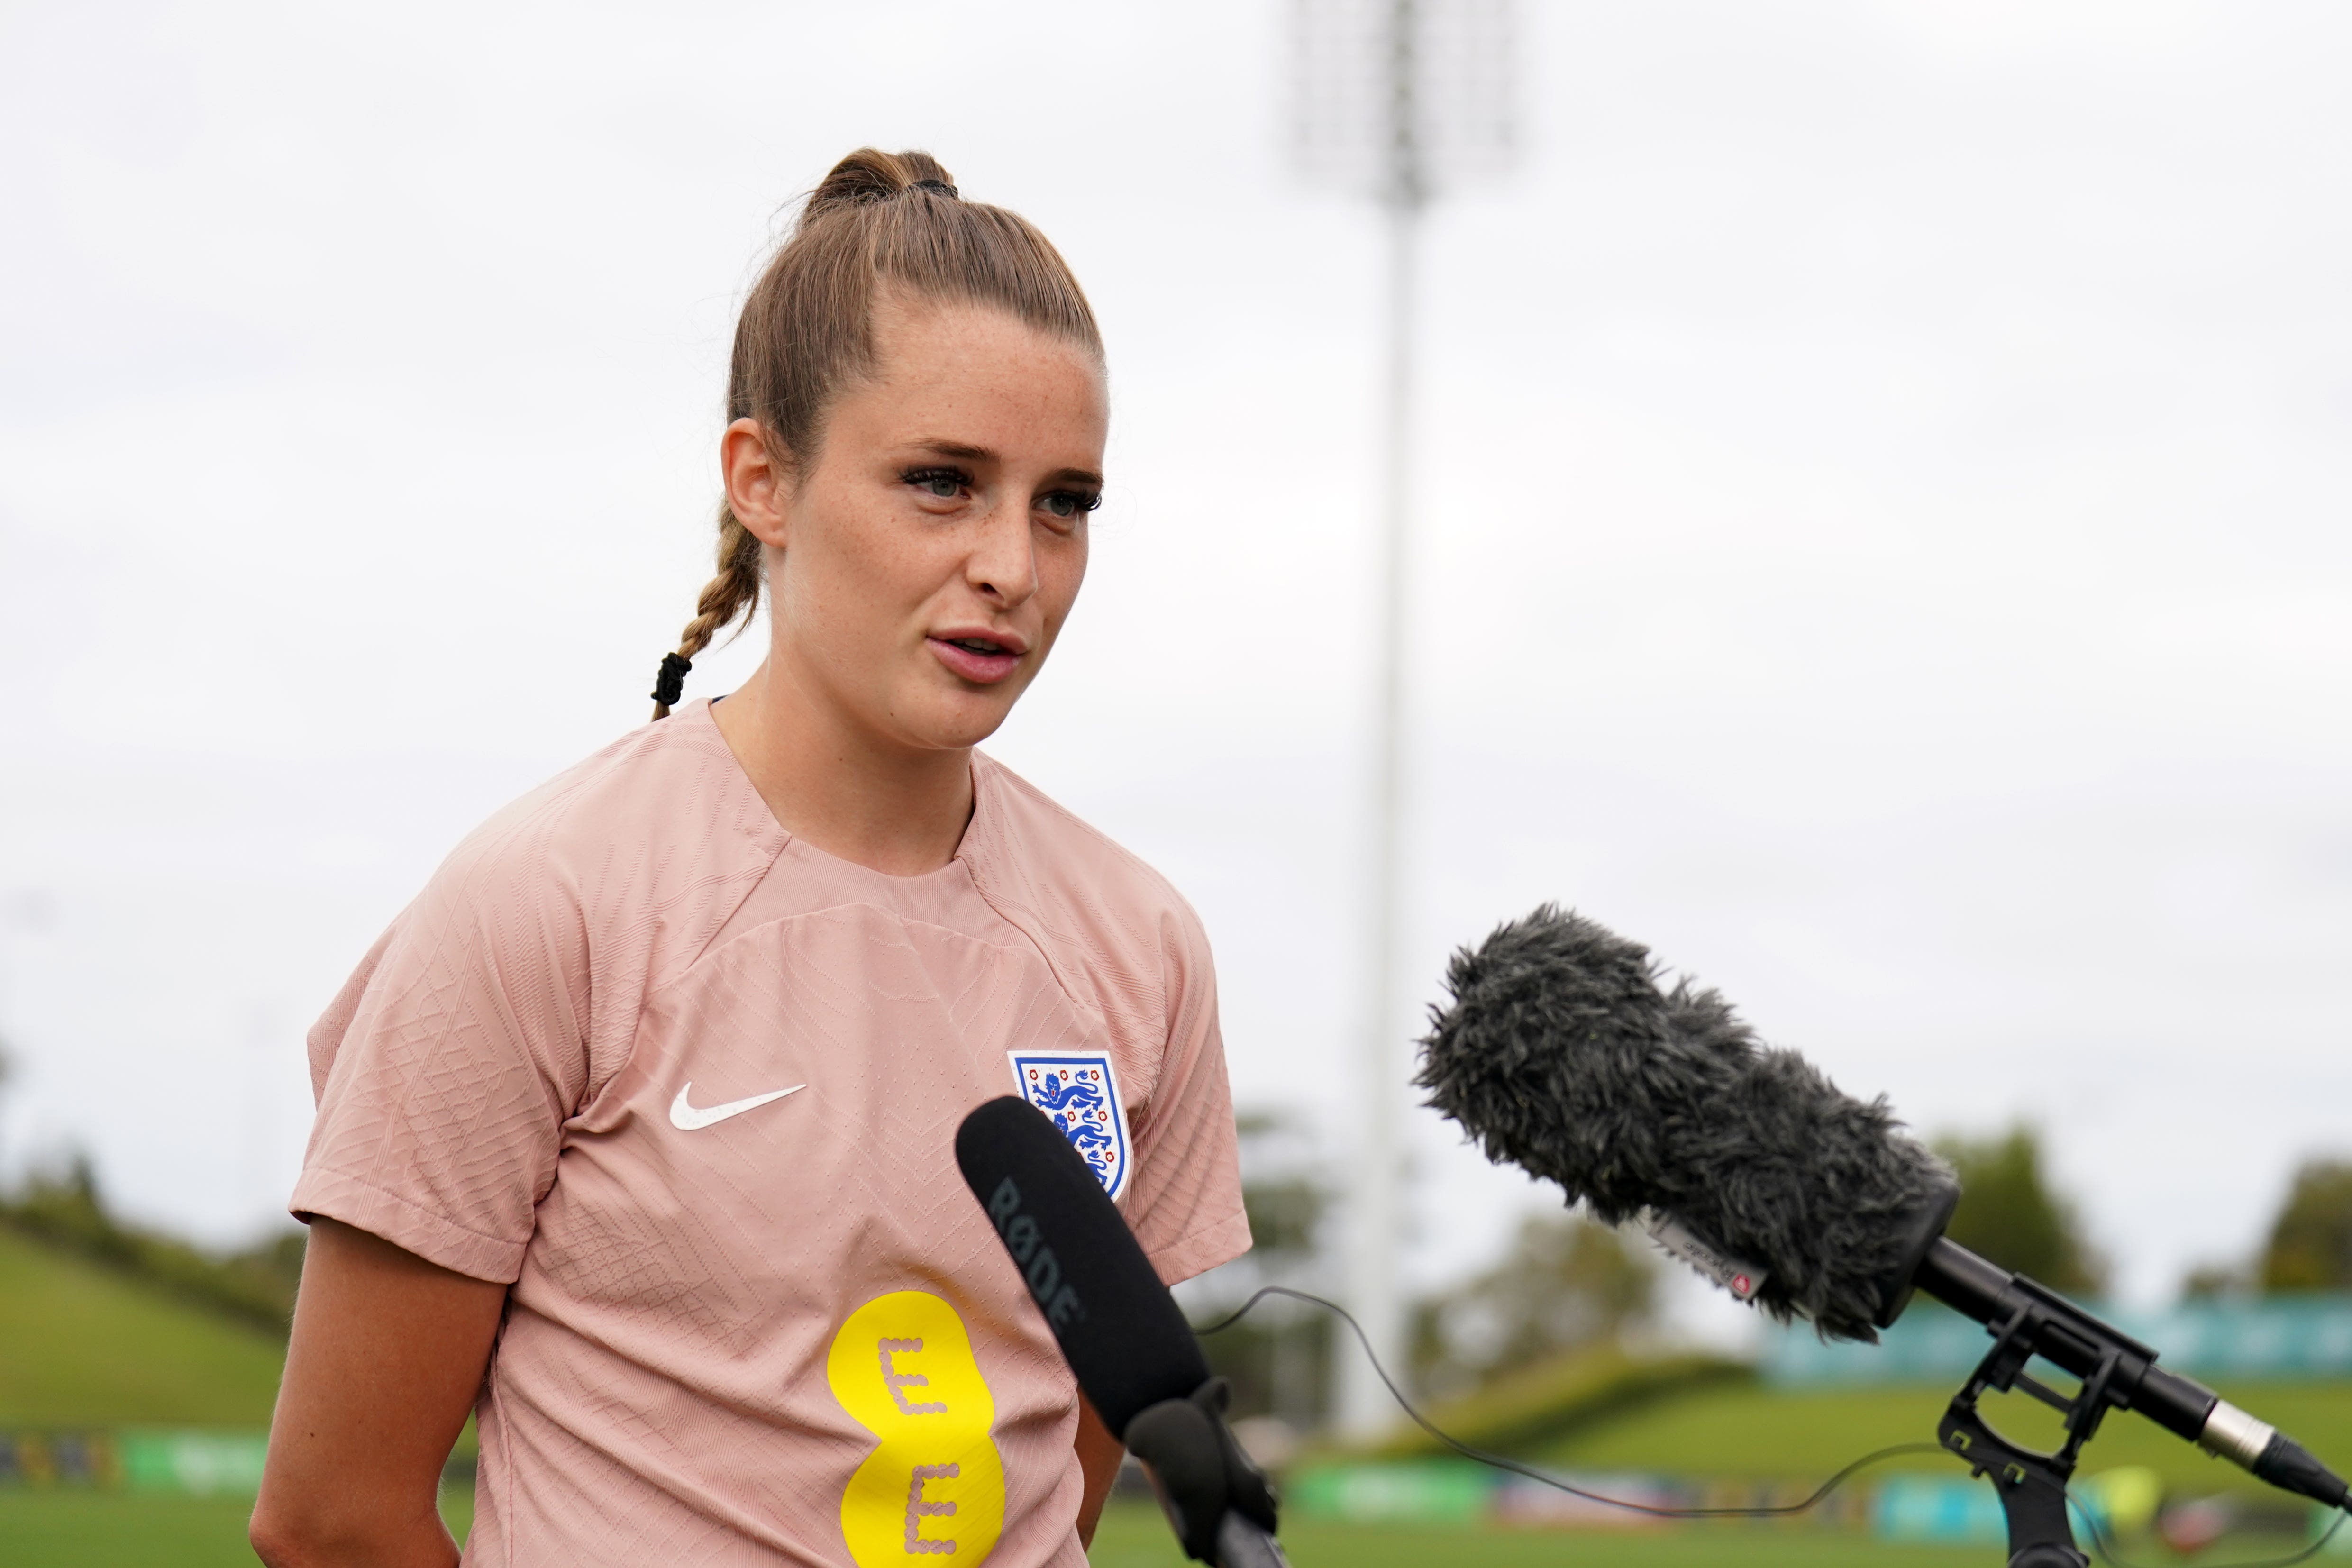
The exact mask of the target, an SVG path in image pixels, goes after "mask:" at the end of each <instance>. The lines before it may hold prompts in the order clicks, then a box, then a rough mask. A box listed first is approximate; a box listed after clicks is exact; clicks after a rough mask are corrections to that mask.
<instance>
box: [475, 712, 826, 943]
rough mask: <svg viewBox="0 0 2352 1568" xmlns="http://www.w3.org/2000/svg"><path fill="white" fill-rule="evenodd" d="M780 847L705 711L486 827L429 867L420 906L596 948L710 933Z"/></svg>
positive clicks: (516, 805) (615, 746)
mask: <svg viewBox="0 0 2352 1568" xmlns="http://www.w3.org/2000/svg"><path fill="white" fill-rule="evenodd" d="M781 845H782V830H781V829H779V828H778V827H777V826H776V825H775V819H774V817H773V816H772V815H771V814H770V813H769V812H768V809H767V807H766V805H765V804H764V803H763V802H762V801H761V799H760V797H759V794H758V792H757V791H756V790H755V789H753V788H752V787H751V781H750V780H749V779H747V778H745V777H744V776H743V773H742V769H741V768H740V766H739V765H738V764H737V763H736V762H735V759H734V757H733V755H732V753H730V752H729V751H728V749H727V743H726V742H725V740H724V739H722V738H721V737H720V735H719V731H718V728H717V726H715V725H714V724H712V723H711V722H710V718H709V704H708V703H697V704H694V705H692V706H690V707H688V708H683V709H680V710H678V711H677V713H676V714H674V715H672V716H671V717H670V718H668V719H666V720H662V721H658V722H656V723H650V724H646V725H645V726H643V727H641V728H639V729H637V730H635V731H631V732H629V733H628V734H626V735H624V736H622V737H621V738H620V739H619V740H616V741H614V742H613V743H612V744H610V745H608V746H606V747H604V749H603V750H601V751H599V752H595V753H594V754H593V755H592V756H589V757H587V758H585V759H583V760H582V761H581V762H579V763H574V764H573V765H572V766H571V767H569V768H566V769H565V770H564V771H563V772H562V773H558V774H556V775H555V776H554V777H553V778H551V779H550V780H548V781H547V782H546V783H545V784H541V785H540V786H539V787H538V788H536V789H533V790H531V791H530V793H529V794H527V795H523V796H522V797H521V798H520V799H518V800H516V801H514V802H513V803H511V804H510V805H507V806H506V807H504V808H503V809H502V810H500V811H499V812H497V813H495V814H494V815H492V816H490V817H489V819H488V820H487V821H486V822H484V823H483V824H482V825H481V826H479V827H478V828H476V829H475V830H474V831H473V832H472V833H471V834H469V835H467V837H466V838H465V840H464V841H463V842H461V843H460V844H459V845H458V846H457V848H456V850H454V851H453V852H452V853H451V854H450V856H449V858H448V859H447V860H446V862H444V863H443V865H442V867H441V868H440V870H439V871H438V872H437V873H436V875H435V877H434V879H433V884H432V886H431V887H430V888H429V889H428V901H433V902H438V903H441V904H442V905H444V907H445V908H446V906H447V905H449V904H452V903H455V904H459V905H463V906H466V907H467V909H468V910H471V911H472V912H473V913H474V914H475V915H476V916H477V917H481V916H485V915H487V916H488V917H490V918H491V919H492V920H493V921H498V922H499V923H504V921H502V920H501V919H500V917H501V916H520V917H524V919H523V921H522V923H523V924H524V925H525V926H526V927H528V926H530V925H540V926H542V927H543V926H544V925H545V924H546V923H547V922H548V921H550V920H555V921H562V923H565V924H573V923H575V922H576V923H578V924H580V925H582V926H583V927H584V928H586V931H587V933H588V934H594V933H596V932H598V931H602V932H604V934H606V935H607V936H608V937H609V936H613V935H617V934H618V933H620V932H622V931H642V929H643V928H644V927H646V926H647V925H650V924H653V923H656V915H658V916H659V917H661V920H660V922H659V923H664V924H671V925H676V924H677V923H679V921H680V920H681V918H682V920H683V923H684V924H685V925H687V926H688V927H695V926H703V925H708V926H709V929H711V930H716V929H717V925H718V923H719V922H722V921H724V920H725V918H726V913H727V911H728V910H731V909H732V907H733V904H732V902H731V901H730V900H727V899H726V898H725V897H724V896H723V889H725V888H726V887H728V886H730V885H740V888H741V889H743V890H746V891H748V889H749V888H750V887H751V885H752V884H753V883H755V882H756V881H757V880H758V879H759V878H760V876H761V875H763V874H764V873H765V871H766V868H768V866H769V865H770V864H771V863H772V862H773V860H774V858H775V856H776V852H777V850H778V849H779V848H780V847H781ZM739 897H740V895H739ZM530 917H537V918H536V919H533V918H530ZM698 917H699V918H698ZM599 945H603V944H599Z"/></svg>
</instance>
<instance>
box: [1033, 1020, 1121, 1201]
mask: <svg viewBox="0 0 2352 1568" xmlns="http://www.w3.org/2000/svg"><path fill="white" fill-rule="evenodd" d="M1004 1054H1005V1056H1006V1057H1007V1058H1009V1059H1010V1060H1011V1061H1012V1063H1013V1081H1015V1082H1016V1083H1018V1084H1020V1086H1021V1098H1022V1099H1024V1100H1027V1101H1028V1102H1029V1103H1030V1104H1032V1105H1034V1106H1035V1107H1036V1108H1037V1109H1038V1110H1042V1111H1044V1112H1045V1114H1046V1115H1047V1116H1049V1117H1051V1118H1052V1119H1053V1121H1054V1125H1055V1127H1057V1128H1059V1129H1060V1130H1061V1133H1062V1136H1063V1137H1065V1138H1067V1139H1068V1140H1069V1141H1070V1147H1072V1148H1073V1149H1076V1151H1077V1152H1078V1154H1079V1157H1080V1158H1082V1159H1084V1160H1085V1161H1086V1163H1087V1169H1088V1170H1090V1171H1092V1172H1093V1173H1095V1180H1097V1181H1098V1182H1100V1183H1101V1184H1102V1185H1103V1191H1104V1192H1106V1193H1108V1194H1110V1195H1111V1196H1112V1197H1113V1198H1117V1197H1118V1195H1119V1194H1121V1193H1123V1192H1125V1191H1126V1190H1127V1169H1128V1167H1129V1165H1131V1164H1133V1163H1135V1151H1134V1149H1133V1147H1132V1146H1131V1145H1129V1142H1128V1141H1127V1107H1126V1106H1125V1105H1124V1104H1122V1103H1121V1102H1120V1100H1119V1098H1118V1074H1116V1073H1114V1072H1112V1071H1111V1068H1110V1054H1109V1053H1108V1051H1083V1052H1071V1051H1050V1052H1048V1051H1007V1052H1005V1053H1004Z"/></svg>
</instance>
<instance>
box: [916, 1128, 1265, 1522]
mask: <svg viewBox="0 0 2352 1568" xmlns="http://www.w3.org/2000/svg"><path fill="white" fill-rule="evenodd" d="M955 1150H956V1164H957V1165H958V1166H959V1167H960V1168H961V1170H962V1172H963V1179H964V1183H965V1184H966V1185H968V1186H970V1187H971V1195H972V1196H973V1197H975V1198H977V1199H979V1200H980V1205H981V1207H982V1209H984V1210H986V1211H987V1214H988V1217H989V1221H990V1223H991V1224H992V1225H993V1226H995V1227H996V1234H997V1237H998V1239H1000V1240H1001V1241H1003V1243H1004V1247H1005V1250H1006V1252H1008V1253H1009V1254H1011V1256H1012V1258H1013V1268H1016V1269H1018V1270H1019V1271H1020V1274H1021V1278H1022V1280H1023V1282H1024V1283H1025V1284H1026V1285H1027V1286H1028V1287H1029V1295H1030V1298H1031V1299H1032V1300H1034V1301H1035V1302H1036V1303H1037V1310H1039V1311H1041V1312H1043V1313H1044V1314H1045V1322H1046V1326H1047V1327H1049V1328H1051V1329H1052V1330H1053V1331H1054V1339H1055V1342H1056V1343H1058V1344H1059V1345H1060V1346H1061V1347H1062V1358H1063V1359H1064V1360H1065V1361H1066V1362H1068V1363H1069V1364H1070V1373H1071V1375H1072V1376H1074V1377H1075V1378H1076V1379H1077V1384H1078V1388H1079V1390H1080V1391H1081V1392H1082V1393H1084V1394H1086V1396H1087V1403H1088V1404H1090V1405H1093V1406H1094V1409H1095V1414H1096V1415H1099V1416H1101V1417H1102V1421H1103V1425H1104V1426H1108V1428H1109V1429H1110V1432H1111V1435H1112V1436H1115V1437H1117V1438H1118V1440H1119V1441H1120V1442H1122V1443H1124V1444H1125V1445H1126V1446H1127V1447H1128V1448H1129V1450H1130V1451H1131V1452H1133V1454H1134V1455H1135V1457H1136V1458H1139V1459H1140V1460H1142V1461H1143V1464H1144V1466H1145V1468H1146V1469H1147V1470H1148V1471H1149V1472H1150V1476H1151V1483H1152V1489H1153V1490H1154V1491H1156V1492H1157V1493H1158V1494H1159V1497H1160V1507H1161V1509H1162V1510H1165V1511H1166V1513H1167V1515H1168V1521H1169V1523H1170V1524H1171V1526H1173V1527H1174V1529H1175V1531H1176V1534H1177V1538H1178V1539H1179V1540H1180V1541H1181V1542H1182V1543H1183V1547H1184V1552H1185V1554H1186V1555H1187V1556H1189V1557H1192V1559H1194V1560H1195V1561H1197V1562H1202V1563H1214V1564H1217V1565H1218V1568H1284V1558H1283V1555H1282V1549H1281V1548H1280V1547H1279V1546H1278V1545H1276V1543H1275V1538H1274V1531H1275V1525H1276V1516H1275V1500H1274V1492H1273V1490H1272V1489H1271V1488H1269V1487H1268V1486H1267V1485H1266V1480H1265V1475H1264V1474H1263V1473H1262V1472H1260V1471H1259V1469H1258V1468H1257V1467H1256V1466H1255V1464H1253V1463H1251V1461H1250V1458H1249V1457H1248V1456H1247V1455H1246V1454H1244V1453H1243V1452H1242V1448H1241V1445H1240V1444H1239V1443H1237V1442H1235V1441H1234V1435H1233V1433H1232V1432H1231V1430H1229V1429H1228V1428H1227V1427H1226V1426H1225V1420H1224V1411H1225V1401H1226V1397H1227V1389H1226V1384H1225V1382H1224V1380H1223V1378H1212V1377H1211V1376H1210V1375H1209V1363H1208V1361H1207V1359H1206V1358H1205V1357H1203V1356H1202V1353H1201V1344H1200V1342H1199V1341H1198V1340H1197V1339H1195V1338H1194V1337H1193V1335H1192V1325H1191V1324H1190V1323H1188V1322H1186V1321H1184V1314H1183V1312H1182V1310H1181V1309H1179V1308H1178V1307H1177V1305H1176V1298H1175V1297H1173V1296H1171V1295H1170V1294H1169V1293H1168V1287H1167V1286H1165V1285H1162V1284H1161V1283H1160V1276H1159V1275H1158V1274H1157V1273H1156V1272H1154V1270H1153V1269H1152V1267H1151V1260H1150V1258H1146V1257H1145V1256H1144V1254H1143V1248H1142V1247H1141V1246H1140V1245H1139V1243H1138V1242H1137V1241H1136V1239H1135V1233H1134V1232H1133V1231H1131V1230H1129V1229H1128V1227H1127V1221H1126V1220H1125V1219H1123V1218H1121V1217H1120V1215H1119V1212H1118V1208H1117V1206H1115V1205H1113V1204H1112V1203H1111V1201H1110V1196H1109V1194H1107V1193H1105V1192H1104V1191H1103V1189H1102V1184H1101V1183H1100V1182H1099V1181H1097V1180H1096V1178H1095V1174H1094V1173H1093V1172H1092V1171H1090V1170H1088V1169H1087V1163H1086V1161H1085V1159H1084V1158H1082V1157H1081V1156H1080V1155H1079V1153H1078V1152H1077V1151H1076V1149H1073V1148H1072V1147H1070V1142H1069V1140H1068V1139H1067V1138H1066V1137H1064V1136H1063V1135H1062V1133H1061V1131H1059V1130H1058V1129H1057V1128H1055V1125H1054V1123H1053V1122H1052V1121H1050V1120H1048V1119H1047V1118H1046V1116H1045V1113H1044V1112H1043V1111H1041V1110H1038V1109H1037V1108H1036V1107H1035V1106H1033V1105H1031V1104H1029V1103H1028V1102H1027V1101H1026V1100H1021V1099H1019V1098H1017V1097H1014V1096H1012V1095H1007V1096H1005V1097H1004V1098H1003V1099H1002V1100H990V1101H989V1102H988V1103H986V1104H985V1105H982V1106H981V1107H980V1108H979V1109H978V1110H974V1111H973V1112H972V1113H971V1115H969V1116H967V1117H965V1118H964V1120H963V1125H962V1126H961V1127H959V1128H958V1129H957V1130H956V1141H955Z"/></svg>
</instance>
